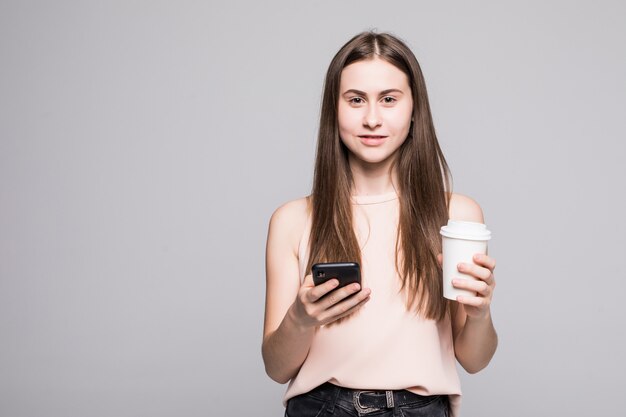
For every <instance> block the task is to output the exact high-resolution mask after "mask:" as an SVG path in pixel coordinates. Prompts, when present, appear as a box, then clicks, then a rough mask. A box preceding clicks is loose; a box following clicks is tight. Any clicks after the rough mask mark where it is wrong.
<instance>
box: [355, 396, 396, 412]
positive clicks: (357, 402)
mask: <svg viewBox="0 0 626 417" xmlns="http://www.w3.org/2000/svg"><path fill="white" fill-rule="evenodd" d="M364 393H365V394H375V393H376V391H354V392H353V393H352V402H353V403H354V408H356V411H357V412H358V413H359V416H360V415H362V414H369V413H372V412H374V411H378V410H381V408H376V407H369V408H366V407H363V405H362V404H361V394H364ZM385 395H386V397H387V398H386V399H387V408H394V407H395V404H394V403H393V391H385Z"/></svg>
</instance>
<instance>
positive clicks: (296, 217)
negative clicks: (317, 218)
mask: <svg viewBox="0 0 626 417" xmlns="http://www.w3.org/2000/svg"><path fill="white" fill-rule="evenodd" d="M310 200H311V197H310V196H307V197H302V198H298V199H295V200H290V201H287V202H286V203H283V204H281V205H280V206H279V207H278V208H277V209H276V210H274V213H273V214H272V220H278V221H281V222H296V223H299V222H306V220H307V217H308V216H309V213H310V211H311V208H310Z"/></svg>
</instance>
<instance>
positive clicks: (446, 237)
mask: <svg viewBox="0 0 626 417" xmlns="http://www.w3.org/2000/svg"><path fill="white" fill-rule="evenodd" d="M440 233H441V236H442V255H443V296H444V297H445V298H447V299H450V300H456V297H457V296H459V295H465V296H475V295H476V293H475V292H474V291H469V290H461V289H458V288H455V287H454V286H452V280H453V279H454V278H463V279H473V280H475V279H476V278H474V277H473V276H471V275H468V274H464V273H461V272H459V269H458V265H459V263H461V262H463V263H469V264H471V263H474V261H473V257H474V255H475V254H477V253H482V254H486V253H487V241H488V240H489V239H491V232H490V231H489V230H487V226H486V225H484V224H482V223H475V222H465V221H455V220H448V224H447V225H446V226H443V227H442V228H441V230H440Z"/></svg>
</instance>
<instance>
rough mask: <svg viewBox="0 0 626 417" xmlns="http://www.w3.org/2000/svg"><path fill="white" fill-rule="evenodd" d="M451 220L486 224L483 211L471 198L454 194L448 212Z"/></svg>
mask: <svg viewBox="0 0 626 417" xmlns="http://www.w3.org/2000/svg"><path fill="white" fill-rule="evenodd" d="M448 215H449V216H450V220H463V221H468V222H477V223H484V222H485V219H484V217H483V210H482V209H481V208H480V205H478V203H477V202H476V201H474V200H473V199H471V198H470V197H468V196H466V195H463V194H454V193H453V194H452V196H451V197H450V207H449V210H448Z"/></svg>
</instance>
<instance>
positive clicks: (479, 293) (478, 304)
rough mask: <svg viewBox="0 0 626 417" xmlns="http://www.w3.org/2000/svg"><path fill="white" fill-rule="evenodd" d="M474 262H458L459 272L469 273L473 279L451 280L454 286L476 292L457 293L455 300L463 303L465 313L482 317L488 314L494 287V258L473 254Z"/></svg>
mask: <svg viewBox="0 0 626 417" xmlns="http://www.w3.org/2000/svg"><path fill="white" fill-rule="evenodd" d="M473 260H474V263H460V264H459V265H458V270H459V272H462V273H464V274H467V275H471V276H472V277H474V278H475V280H474V279H468V278H461V277H459V278H455V279H453V280H452V286H454V288H458V289H462V290H470V291H474V292H476V296H473V297H472V296H462V295H459V296H458V297H457V298H456V300H457V301H458V302H459V303H461V304H463V307H464V308H465V313H467V315H468V316H469V317H472V318H477V319H480V318H484V317H487V316H488V315H489V306H490V305H491V299H492V297H493V290H494V289H495V287H496V280H495V277H494V276H493V270H494V269H495V268H496V260H495V259H493V258H491V257H489V256H488V255H483V254H478V253H477V254H476V255H474V259H473Z"/></svg>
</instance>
